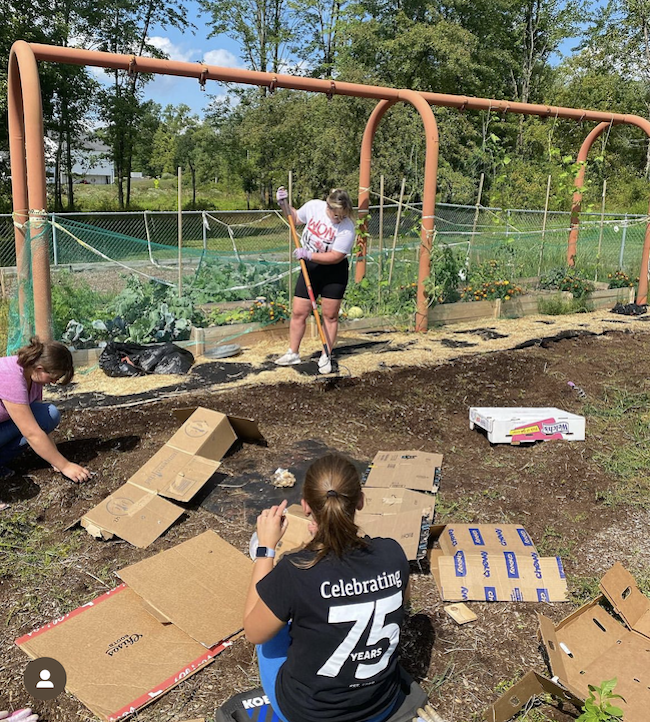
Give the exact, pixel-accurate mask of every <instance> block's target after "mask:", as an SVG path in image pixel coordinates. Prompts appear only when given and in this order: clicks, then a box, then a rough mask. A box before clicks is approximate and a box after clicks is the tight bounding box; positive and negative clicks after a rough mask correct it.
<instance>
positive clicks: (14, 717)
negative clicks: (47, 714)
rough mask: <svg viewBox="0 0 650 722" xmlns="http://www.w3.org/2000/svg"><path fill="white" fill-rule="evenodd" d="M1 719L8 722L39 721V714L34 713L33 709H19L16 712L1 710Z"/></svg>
mask: <svg viewBox="0 0 650 722" xmlns="http://www.w3.org/2000/svg"><path fill="white" fill-rule="evenodd" d="M0 720H6V722H37V720H38V715H37V714H33V713H32V711H31V709H29V707H27V708H26V709H18V710H16V711H15V712H11V713H9V712H0Z"/></svg>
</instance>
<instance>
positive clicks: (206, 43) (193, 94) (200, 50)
mask: <svg viewBox="0 0 650 722" xmlns="http://www.w3.org/2000/svg"><path fill="white" fill-rule="evenodd" d="M187 8H188V14H187V17H188V20H189V21H190V22H191V23H193V24H194V25H196V28H197V29H196V30H195V31H194V34H192V32H191V31H189V30H188V31H186V32H184V33H182V32H180V31H179V30H176V29H175V28H167V29H164V30H163V29H162V28H160V27H158V28H156V27H154V28H152V31H151V35H150V42H151V43H152V44H153V45H155V46H156V47H158V48H160V49H161V50H163V51H164V52H165V53H167V55H168V56H169V58H170V60H182V61H185V62H189V63H192V62H198V61H200V60H203V61H205V62H206V63H207V64H208V65H222V66H226V67H229V68H243V67H245V66H244V63H242V61H241V59H240V57H239V54H238V50H239V48H238V46H237V44H236V43H235V42H234V41H233V40H231V39H230V38H228V37H227V36H224V35H220V36H219V37H216V38H208V34H209V30H208V29H207V28H206V27H205V21H206V19H207V17H208V16H206V15H201V14H200V10H199V6H198V4H197V3H196V2H192V1H191V0H190V1H189V2H187ZM144 92H145V98H147V99H151V100H154V101H156V103H160V105H162V106H163V108H164V107H165V106H166V105H179V104H180V103H185V104H186V105H189V107H190V108H191V109H192V111H193V112H194V113H196V114H197V115H199V116H201V115H202V114H203V110H204V109H205V107H206V106H207V105H208V104H209V102H210V99H211V96H222V97H223V96H225V95H226V93H227V89H226V87H225V86H224V85H222V84H220V83H216V82H215V81H213V80H209V81H208V82H207V83H206V89H205V92H204V91H202V90H201V89H200V86H199V83H198V81H197V80H194V79H192V78H176V77H172V76H162V75H157V76H154V79H153V80H152V81H150V82H149V83H147V85H146V86H145V91H144Z"/></svg>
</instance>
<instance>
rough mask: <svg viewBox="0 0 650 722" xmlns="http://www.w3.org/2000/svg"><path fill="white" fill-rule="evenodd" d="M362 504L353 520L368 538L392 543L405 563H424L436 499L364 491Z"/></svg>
mask: <svg viewBox="0 0 650 722" xmlns="http://www.w3.org/2000/svg"><path fill="white" fill-rule="evenodd" d="M363 493H364V497H365V503H364V506H363V509H362V510H361V511H360V512H357V515H356V517H355V519H356V522H357V524H358V525H359V527H360V529H361V530H362V531H363V532H364V533H366V534H368V536H371V537H387V538H389V539H395V541H397V542H398V543H399V544H400V546H401V547H402V549H403V550H404V553H405V554H406V557H407V559H409V560H417V559H423V558H424V556H425V555H426V551H427V542H428V539H429V529H430V527H431V522H432V521H433V513H434V508H435V496H432V495H431V494H422V493H420V492H417V491H411V490H410V489H402V488H368V487H364V490H363Z"/></svg>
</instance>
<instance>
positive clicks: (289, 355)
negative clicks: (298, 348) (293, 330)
mask: <svg viewBox="0 0 650 722" xmlns="http://www.w3.org/2000/svg"><path fill="white" fill-rule="evenodd" d="M275 363H276V364H277V365H278V366H295V365H296V364H299V363H300V354H297V353H295V352H294V351H292V350H291V349H289V350H288V351H287V352H286V353H285V354H284V356H280V358H276V359H275Z"/></svg>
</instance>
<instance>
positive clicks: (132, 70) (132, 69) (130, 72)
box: [126, 55, 137, 78]
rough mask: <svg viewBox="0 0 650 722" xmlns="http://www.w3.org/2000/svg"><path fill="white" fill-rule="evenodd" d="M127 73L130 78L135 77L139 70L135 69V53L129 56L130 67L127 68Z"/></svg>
mask: <svg viewBox="0 0 650 722" xmlns="http://www.w3.org/2000/svg"><path fill="white" fill-rule="evenodd" d="M126 74H127V75H128V76H129V78H133V77H135V76H136V75H137V71H136V69H135V55H131V57H130V58H129V67H128V68H127V69H126Z"/></svg>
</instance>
